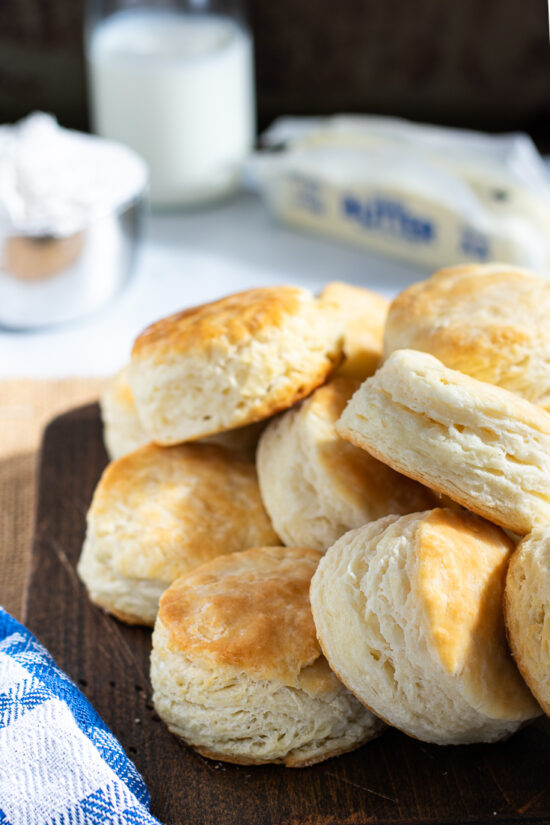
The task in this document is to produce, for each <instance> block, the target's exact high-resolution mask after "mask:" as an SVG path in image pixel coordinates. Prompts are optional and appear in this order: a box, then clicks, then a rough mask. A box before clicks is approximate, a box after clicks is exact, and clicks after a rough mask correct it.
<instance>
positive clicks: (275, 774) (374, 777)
mask: <svg viewBox="0 0 550 825" xmlns="http://www.w3.org/2000/svg"><path fill="white" fill-rule="evenodd" d="M106 462H107V457H106V455H105V452H104V449H103V445H102V441H101V426H100V421H99V411H98V407H97V405H91V406H88V407H82V408H80V409H77V410H74V411H73V412H70V413H68V414H66V415H63V416H61V417H59V418H57V419H55V420H54V421H52V423H51V424H50V425H49V426H48V428H47V430H46V432H45V436H44V442H43V445H42V452H41V464H40V472H39V490H38V510H37V522H36V533H35V540H34V546H33V557H32V570H31V576H30V581H29V588H28V592H27V604H26V614H25V621H26V623H27V625H28V627H29V628H30V629H31V630H32V631H33V632H34V633H35V634H36V635H37V636H38V638H39V639H40V640H41V641H42V642H43V643H44V644H45V645H46V646H47V647H48V648H49V650H50V652H51V653H52V654H53V656H54V657H55V659H56V660H57V662H58V663H59V665H60V666H61V667H62V668H63V669H64V670H65V671H66V672H68V673H69V675H70V676H71V677H72V679H74V681H75V682H76V683H77V684H78V685H79V686H80V688H81V690H82V691H83V693H85V694H86V696H87V697H88V698H89V700H90V701H91V702H92V704H93V705H94V706H95V708H96V709H97V710H98V712H99V713H100V714H101V716H102V717H103V718H104V719H105V721H106V722H107V724H108V725H109V726H110V727H111V729H112V730H113V731H114V733H115V735H116V736H117V737H118V738H119V739H120V741H121V742H122V744H123V746H124V748H125V750H126V752H127V754H128V755H129V756H130V758H131V759H133V761H134V762H135V764H136V765H137V767H138V769H139V770H140V771H141V773H142V774H143V776H144V778H145V781H146V782H147V785H148V787H149V789H150V792H151V812H152V813H153V814H154V815H155V816H157V817H158V818H159V819H160V820H161V821H162V822H164V823H174V825H180V823H181V825H183V823H185V825H275V823H277V825H337V823H340V824H341V825H344V824H345V825H362V823H367V822H368V823H379V825H382V824H384V825H386V824H388V825H389V823H392V824H395V823H402V825H405V823H407V824H408V823H410V824H411V825H412V823H438V825H444V824H445V823H447V824H448V825H451V823H453V824H454V825H458V823H461V825H462V824H464V823H468V825H481V823H499V825H502V823H519V822H522V823H534V822H536V823H548V822H550V779H549V777H548V765H549V760H550V722H549V720H547V719H545V720H544V721H539V722H537V723H535V724H534V725H531V726H529V727H527V728H525V729H524V730H522V731H520V732H519V733H517V734H516V735H515V736H513V737H512V738H511V739H510V740H509V741H507V742H503V743H500V744H497V745H475V746H473V745H470V746H467V747H437V746H435V745H426V744H423V743H421V742H417V741H415V740H413V739H409V738H408V737H406V736H404V735H402V734H400V733H398V732H397V731H388V732H387V733H385V734H384V735H383V736H382V737H381V738H380V739H378V740H377V741H375V742H372V743H370V744H367V745H365V746H363V747H362V748H360V749H359V750H357V751H355V752H354V753H351V754H348V755H347V756H343V757H338V758H335V759H331V760H328V761H327V762H324V763H322V764H320V765H317V766H315V767H313V768H302V769H294V770H293V769H288V768H283V767H279V766H269V767H260V768H250V767H237V766H232V765H224V764H222V763H220V762H212V761H209V760H207V759H204V758H202V757H200V756H198V755H197V754H195V753H194V752H193V751H191V750H190V749H189V748H187V747H186V746H185V745H183V744H182V743H180V742H179V741H178V740H177V739H176V738H175V737H174V736H172V735H171V734H170V733H168V731H167V730H166V728H165V727H164V725H163V724H162V722H161V721H160V720H159V719H158V717H157V716H156V714H155V712H154V709H153V706H152V704H151V692H150V686H149V679H148V660H149V650H150V632H149V631H147V630H145V629H141V628H132V627H126V626H125V625H123V624H121V623H119V622H117V621H116V620H114V619H111V618H110V617H108V616H106V615H105V614H104V613H103V612H102V611H101V610H99V609H97V608H96V607H94V606H93V605H91V604H90V603H89V601H88V599H87V597H86V593H85V590H84V587H83V586H82V585H81V583H80V582H79V580H78V578H77V576H76V573H75V564H76V562H77V559H78V556H79V553H80V548H81V545H82V540H83V537H84V531H85V516H86V511H87V508H88V505H89V502H90V499H91V496H92V493H93V490H94V487H95V485H96V483H97V481H98V479H99V476H100V474H101V471H102V470H103V468H104V466H105V464H106Z"/></svg>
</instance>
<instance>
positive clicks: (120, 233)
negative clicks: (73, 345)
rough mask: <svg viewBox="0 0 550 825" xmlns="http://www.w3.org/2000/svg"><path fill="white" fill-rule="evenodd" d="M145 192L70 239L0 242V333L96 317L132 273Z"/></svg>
mask: <svg viewBox="0 0 550 825" xmlns="http://www.w3.org/2000/svg"><path fill="white" fill-rule="evenodd" d="M145 211H146V200H145V192H142V193H140V194H139V195H138V196H136V197H135V198H134V199H132V200H131V201H129V202H127V203H125V204H123V205H121V206H120V207H119V208H118V209H116V210H113V211H112V212H111V213H109V214H106V215H103V216H100V217H97V218H94V220H93V221H92V222H91V223H90V224H89V225H88V226H87V227H86V228H84V229H82V230H80V231H79V232H76V233H75V234H74V235H70V236H68V237H55V236H52V235H41V236H32V235H5V236H3V237H1V236H0V327H3V328H4V329H11V330H30V329H38V328H40V327H49V326H54V325H56V324H62V323H65V322H66V321H73V320H75V319H77V318H81V317H83V316H85V315H89V314H90V313H93V312H95V311H96V310H97V309H99V308H100V307H101V306H103V305H104V304H106V303H108V301H109V300H110V299H111V298H112V297H113V296H114V295H115V294H116V293H117V292H119V291H120V289H122V287H123V285H124V284H125V283H126V282H127V281H128V279H129V278H130V276H131V274H132V271H133V270H134V265H135V260H136V253H137V250H138V246H139V242H140V240H141V237H142V234H143V232H142V230H143V220H144V216H145Z"/></svg>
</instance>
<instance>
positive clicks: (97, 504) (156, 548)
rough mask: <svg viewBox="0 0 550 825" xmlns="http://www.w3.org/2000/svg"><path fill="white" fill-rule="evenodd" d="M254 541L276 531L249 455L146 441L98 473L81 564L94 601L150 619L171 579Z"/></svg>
mask: <svg viewBox="0 0 550 825" xmlns="http://www.w3.org/2000/svg"><path fill="white" fill-rule="evenodd" d="M259 543H261V544H278V543H279V539H278V537H277V535H276V533H275V532H274V531H273V528H272V526H271V523H270V521H269V518H268V516H267V513H266V512H265V509H264V507H263V504H262V501H261V498H260V491H259V488H258V482H257V477H256V470H255V467H254V464H253V462H252V461H249V460H247V459H245V458H242V457H239V456H237V455H235V454H234V453H231V452H229V451H228V450H224V449H223V448H222V447H218V446H214V445H206V444H184V445H182V446H179V447H170V448H161V447H157V446H155V445H154V444H149V445H147V446H145V447H140V449H139V450H136V451H135V452H133V453H129V454H128V455H126V456H124V457H123V458H119V459H118V460H116V461H113V462H112V463H111V464H109V466H108V467H107V469H106V470H105V472H104V473H103V475H102V477H101V480H100V481H99V484H98V485H97V488H96V491H95V493H94V497H93V500H92V504H91V507H90V510H89V513H88V520H87V532H86V540H85V542H84V547H83V550H82V555H81V558H80V561H79V563H78V573H79V575H80V577H81V579H82V581H83V582H84V584H85V585H86V587H87V589H88V592H89V594H90V598H91V599H92V601H93V602H95V603H96V604H98V605H99V606H100V607H103V608H105V609H106V610H108V611H109V612H110V613H113V615H115V616H117V618H120V619H122V620H123V621H126V622H128V623H131V624H146V625H152V624H153V623H154V621H155V616H156V612H157V605H158V600H159V598H160V595H161V594H162V593H163V591H164V590H166V588H167V587H168V585H169V584H171V583H172V582H173V581H174V579H177V578H178V576H181V575H182V574H183V573H186V572H187V571H189V570H192V569H193V568H195V567H198V566H199V565H200V564H202V563H203V562H205V561H208V560H209V559H212V558H214V557H215V556H218V555H220V554H222V553H232V552H234V551H237V550H245V549H246V548H248V547H253V546H255V545H257V544H259Z"/></svg>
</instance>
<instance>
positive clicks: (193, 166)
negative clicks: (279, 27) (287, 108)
mask: <svg viewBox="0 0 550 825" xmlns="http://www.w3.org/2000/svg"><path fill="white" fill-rule="evenodd" d="M85 35H86V37H85V39H86V54H87V63H88V78H89V88H90V103H91V114H92V123H93V128H94V130H95V131H96V132H97V133H98V134H100V135H102V136H104V137H107V138H111V139H113V140H118V141H120V142H122V143H125V144H127V145H128V146H130V147H131V148H132V149H134V150H135V151H136V152H138V153H139V154H140V155H141V156H142V157H143V158H144V159H145V161H146V163H147V164H148V166H149V172H150V193H151V201H152V203H153V205H154V206H161V207H170V206H178V205H196V204H202V203H207V202H209V201H213V200H217V199H219V198H221V197H223V196H225V195H227V194H228V193H230V192H232V191H234V190H235V189H236V188H237V187H238V185H239V181H240V176H241V172H242V166H243V162H244V159H245V158H246V156H247V154H248V153H249V152H250V150H251V148H252V145H253V141H254V135H255V106H254V80H253V50H252V39H251V36H250V32H249V30H248V28H247V25H246V22H245V20H244V16H243V14H242V10H241V7H240V4H239V2H238V0H159V2H151V0H149V2H147V0H90V2H89V5H88V11H87V17H86V32H85Z"/></svg>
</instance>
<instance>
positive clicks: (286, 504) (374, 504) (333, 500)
mask: <svg viewBox="0 0 550 825" xmlns="http://www.w3.org/2000/svg"><path fill="white" fill-rule="evenodd" d="M358 386H359V382H358V381H353V380H352V379H349V378H333V379H332V380H331V381H329V383H328V384H325V386H324V387H320V388H319V389H318V390H315V392H314V393H313V394H312V395H311V396H310V397H309V398H307V399H306V400H305V401H302V402H301V404H299V405H297V406H295V407H293V408H292V409H291V410H288V411H287V412H285V413H283V415H281V416H279V417H277V418H275V419H274V420H273V421H271V422H270V423H269V424H268V426H267V428H266V430H265V431H264V433H263V435H262V437H261V439H260V444H259V446H258V455H257V470H258V480H259V483H260V491H261V494H262V498H263V501H264V504H265V507H266V510H267V512H268V513H269V515H270V517H271V520H272V522H273V526H274V527H275V530H276V531H277V533H278V534H279V536H280V537H281V538H282V540H283V541H284V543H285V544H289V545H294V546H298V547H301V546H304V547H305V546H308V547H314V548H316V549H317V550H326V549H327V547H330V545H331V544H333V543H334V542H335V541H336V539H337V538H339V537H340V536H341V535H342V534H343V533H345V532H347V531H348V530H351V529H352V528H353V527H360V526H361V525H363V524H366V522H368V521H375V520H376V519H378V518H380V517H381V516H387V515H389V514H390V513H399V514H402V513H414V512H415V511H418V510H425V509H426V508H431V507H436V506H437V505H438V504H439V501H438V500H437V498H436V495H435V494H434V493H432V492H431V490H428V489H427V488H426V487H423V486H422V485H421V484H418V483H417V482H415V481H411V479H409V478H407V477H406V476H403V475H400V474H399V473H396V472H395V471H394V470H392V469H391V468H390V467H388V466H387V465H386V464H382V463H381V462H380V461H377V460H376V459H375V458H373V457H372V456H371V455H369V454H368V453H367V452H365V450H361V449H360V448H359V447H355V446H353V445H352V444H349V443H348V442H346V441H344V440H343V439H342V438H340V436H339V435H338V434H337V433H336V430H335V429H334V425H335V423H336V421H337V420H338V418H339V416H340V414H341V413H342V410H343V409H344V407H345V404H346V401H347V400H348V398H349V397H350V396H351V395H352V393H353V392H354V391H355V390H356V389H357V388H358Z"/></svg>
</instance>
